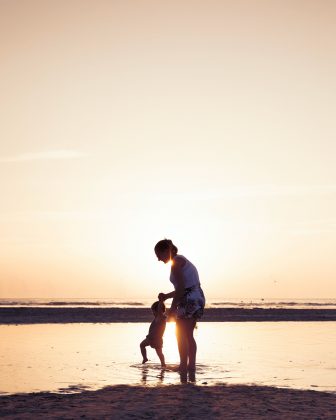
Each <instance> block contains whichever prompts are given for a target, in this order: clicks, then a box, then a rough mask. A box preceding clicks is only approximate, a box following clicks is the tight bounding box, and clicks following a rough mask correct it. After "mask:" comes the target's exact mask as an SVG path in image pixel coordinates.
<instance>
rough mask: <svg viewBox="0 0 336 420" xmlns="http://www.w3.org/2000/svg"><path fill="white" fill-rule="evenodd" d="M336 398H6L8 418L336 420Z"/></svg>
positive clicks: (191, 390)
mask: <svg viewBox="0 0 336 420" xmlns="http://www.w3.org/2000/svg"><path fill="white" fill-rule="evenodd" d="M335 413H336V396H335V395H333V394H328V393H324V392H316V391H300V390H289V389H279V388H272V387H257V386H245V385H244V386H241V385H234V386H232V385H231V386H226V385H217V386H195V385H192V384H185V385H171V386H158V387H155V388H154V387H140V386H125V385H119V386H112V387H108V388H104V389H102V390H99V391H84V392H82V393H78V394H67V395H66V394H51V393H34V394H17V395H11V396H2V397H0V417H1V418H8V419H14V418H17V419H18V418H19V419H36V418H45V419H53V418H62V419H77V418H87V419H97V418H106V419H107V418H109V419H112V418H113V419H134V418H137V419H168V418H170V419H171V418H176V419H189V418H193V419H201V418H202V419H206V418H210V419H213V418H220V419H249V420H252V419H270V418H271V419H286V420H288V419H291V420H292V419H335Z"/></svg>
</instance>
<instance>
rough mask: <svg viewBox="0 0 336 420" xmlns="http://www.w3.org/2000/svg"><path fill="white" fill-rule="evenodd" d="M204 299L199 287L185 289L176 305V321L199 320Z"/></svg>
mask: <svg viewBox="0 0 336 420" xmlns="http://www.w3.org/2000/svg"><path fill="white" fill-rule="evenodd" d="M204 305H205V297H204V293H203V290H202V289H201V286H199V285H197V286H193V287H189V288H188V289H185V291H184V295H183V296H182V298H181V299H180V301H179V302H178V304H177V309H176V317H177V318H178V319H201V318H202V316H203V311H204Z"/></svg>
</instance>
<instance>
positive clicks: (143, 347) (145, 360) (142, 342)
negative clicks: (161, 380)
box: [140, 338, 149, 363]
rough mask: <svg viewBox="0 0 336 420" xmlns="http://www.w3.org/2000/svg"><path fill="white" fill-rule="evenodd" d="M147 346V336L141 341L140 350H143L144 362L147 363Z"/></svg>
mask: <svg viewBox="0 0 336 420" xmlns="http://www.w3.org/2000/svg"><path fill="white" fill-rule="evenodd" d="M146 346H149V342H148V340H147V338H145V339H144V340H143V341H141V343H140V350H141V354H142V363H146V362H147V361H148V359H147V352H146Z"/></svg>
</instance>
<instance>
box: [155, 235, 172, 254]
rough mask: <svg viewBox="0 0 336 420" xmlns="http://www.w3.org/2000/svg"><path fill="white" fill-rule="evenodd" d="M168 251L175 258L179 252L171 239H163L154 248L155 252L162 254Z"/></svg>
mask: <svg viewBox="0 0 336 420" xmlns="http://www.w3.org/2000/svg"><path fill="white" fill-rule="evenodd" d="M166 249H170V250H171V253H172V256H175V255H176V254H177V252H178V249H177V247H176V246H175V245H174V244H173V241H172V240H171V239H166V238H165V239H162V240H161V241H159V242H158V243H157V244H156V245H155V247H154V251H155V252H162V251H165V250H166Z"/></svg>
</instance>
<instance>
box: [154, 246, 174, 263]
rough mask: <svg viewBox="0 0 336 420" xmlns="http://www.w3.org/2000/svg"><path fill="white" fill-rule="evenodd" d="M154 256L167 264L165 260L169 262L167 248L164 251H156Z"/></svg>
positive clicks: (169, 256)
mask: <svg viewBox="0 0 336 420" xmlns="http://www.w3.org/2000/svg"><path fill="white" fill-rule="evenodd" d="M156 256H157V259H158V260H159V261H163V262H164V263H165V264H167V262H169V261H170V259H171V255H170V249H169V248H168V249H165V250H164V251H157V252H156Z"/></svg>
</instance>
